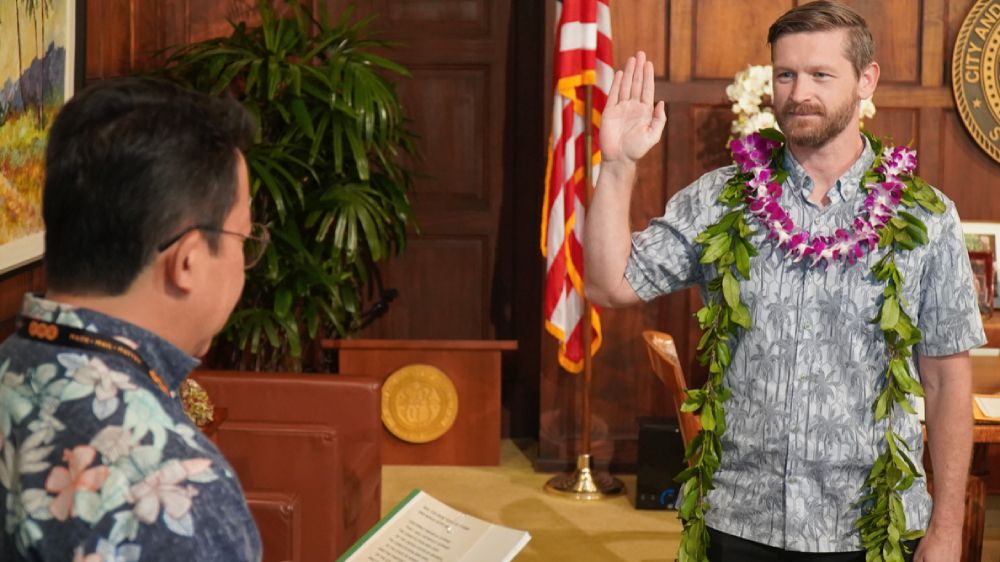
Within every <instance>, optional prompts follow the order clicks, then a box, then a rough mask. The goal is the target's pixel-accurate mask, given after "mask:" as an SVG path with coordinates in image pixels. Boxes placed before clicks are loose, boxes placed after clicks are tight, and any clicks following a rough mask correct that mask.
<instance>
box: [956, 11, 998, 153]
mask: <svg viewBox="0 0 1000 562" xmlns="http://www.w3.org/2000/svg"><path fill="white" fill-rule="evenodd" d="M998 63H1000V0H978V1H977V2H976V3H975V4H974V5H973V6H972V9H971V10H969V14H968V15H967V16H966V17H965V22H964V23H963V24H962V29H961V31H959V33H958V38H957V39H956V40H955V51H954V53H952V61H951V82H952V88H953V89H954V91H955V104H956V106H957V107H958V112H959V113H960V114H961V115H962V122H963V123H965V128H966V129H968V131H969V134H970V135H972V138H974V139H975V140H976V143H977V144H978V145H979V146H980V147H981V148H982V149H983V150H985V151H986V153H987V154H989V155H990V156H991V157H992V158H993V160H995V161H996V162H997V163H1000V72H998Z"/></svg>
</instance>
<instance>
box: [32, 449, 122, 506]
mask: <svg viewBox="0 0 1000 562" xmlns="http://www.w3.org/2000/svg"><path fill="white" fill-rule="evenodd" d="M96 456H97V450H96V449H94V448H93V447H91V446H90V445H78V446H76V447H74V448H73V450H72V451H70V450H69V449H66V450H65V451H63V461H64V462H66V463H68V465H69V468H68V469H67V468H66V467H63V466H57V467H55V468H53V469H52V471H51V472H49V477H48V478H47V479H46V480H45V490H46V491H48V492H51V493H53V494H58V495H57V496H56V499H54V500H52V503H51V504H49V511H50V512H51V513H52V516H53V517H55V518H56V519H57V520H59V521H65V520H66V519H68V518H69V517H70V516H71V515H73V496H74V495H75V494H76V493H77V492H78V491H88V492H94V491H96V490H98V489H100V487H101V485H102V484H104V481H105V480H107V478H108V467H106V466H104V465H100V466H95V467H93V468H87V467H88V466H90V463H92V462H94V457H96Z"/></svg>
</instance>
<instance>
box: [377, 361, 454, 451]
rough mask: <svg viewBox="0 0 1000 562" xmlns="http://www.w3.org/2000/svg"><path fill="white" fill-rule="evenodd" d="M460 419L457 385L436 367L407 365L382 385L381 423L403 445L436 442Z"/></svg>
mask: <svg viewBox="0 0 1000 562" xmlns="http://www.w3.org/2000/svg"><path fill="white" fill-rule="evenodd" d="M457 415H458V393H457V392H455V385H454V384H453V383H452V382H451V379H450V378H448V375H446V374H444V372H442V371H441V370H440V369H438V368H437V367H434V366H431V365H421V364H413V365H407V366H405V367H402V368H401V369H399V370H397V371H396V372H394V373H392V374H391V375H389V377H388V378H386V379H385V382H384V383H382V423H383V424H384V425H385V427H386V429H388V430H389V432H390V433H392V434H393V435H395V436H396V437H399V438H400V439H402V440H403V441H408V442H410V443H427V442H428V441H433V440H435V439H437V438H438V437H441V436H442V435H444V434H445V433H446V432H447V431H448V430H449V429H451V426H452V425H453V424H454V423H455V417H456V416H457Z"/></svg>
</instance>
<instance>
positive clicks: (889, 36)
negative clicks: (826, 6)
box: [845, 0, 923, 84]
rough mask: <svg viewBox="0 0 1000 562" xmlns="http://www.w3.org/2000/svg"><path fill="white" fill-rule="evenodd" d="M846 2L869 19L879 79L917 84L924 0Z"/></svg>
mask: <svg viewBox="0 0 1000 562" xmlns="http://www.w3.org/2000/svg"><path fill="white" fill-rule="evenodd" d="M845 3H846V4H848V5H850V6H851V7H853V8H854V9H855V10H857V11H858V13H859V14H861V16H862V17H864V18H865V20H866V21H867V22H868V27H869V29H870V30H871V32H872V36H873V37H874V38H875V58H876V60H877V61H879V65H880V66H881V67H882V78H881V82H882V83H906V84H917V83H918V81H919V80H920V76H921V65H920V46H921V37H922V35H923V30H922V29H921V27H920V24H921V22H922V21H923V20H922V18H921V10H922V4H923V0H853V1H849V2H845Z"/></svg>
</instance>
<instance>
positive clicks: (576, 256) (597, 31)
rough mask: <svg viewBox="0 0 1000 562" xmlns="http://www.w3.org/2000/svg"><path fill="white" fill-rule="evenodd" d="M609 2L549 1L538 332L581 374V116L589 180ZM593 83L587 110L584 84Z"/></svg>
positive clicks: (606, 74) (605, 79) (607, 77)
mask: <svg viewBox="0 0 1000 562" xmlns="http://www.w3.org/2000/svg"><path fill="white" fill-rule="evenodd" d="M609 1H610V0H561V1H557V2H556V21H557V22H558V27H557V30H556V41H555V46H556V52H555V59H554V64H553V66H554V69H555V83H556V88H555V90H556V91H555V100H554V102H553V104H552V136H551V138H550V140H549V146H550V151H549V163H548V168H547V171H546V176H545V201H544V207H543V209H542V240H541V242H542V255H543V256H545V258H546V274H545V297H544V314H545V327H546V329H547V330H548V331H549V333H551V334H552V335H553V336H555V337H556V338H557V339H558V340H559V342H560V343H559V364H561V365H562V366H563V368H565V369H566V370H567V371H570V372H572V373H579V372H580V371H581V370H582V369H583V354H584V350H583V347H584V346H583V329H582V328H583V322H582V320H583V314H584V302H583V266H584V264H583V245H582V242H583V225H584V214H585V212H586V207H585V205H586V203H585V202H586V192H585V190H586V189H589V186H587V185H585V184H586V181H585V175H584V166H585V165H587V163H586V162H585V160H586V154H585V144H584V130H585V122H584V119H586V118H589V119H591V121H592V123H593V143H592V148H593V154H592V156H591V161H590V165H591V166H592V170H593V171H592V177H593V179H594V180H595V181H596V179H597V174H598V171H599V169H600V162H601V152H600V147H599V145H598V132H599V127H600V124H601V112H602V111H603V110H604V104H605V102H606V101H607V97H608V91H609V90H610V89H611V81H612V79H613V78H614V69H613V67H612V60H611V10H610V8H609V5H608V3H609ZM587 86H593V89H592V94H591V100H592V111H591V114H590V115H589V116H586V115H584V113H585V112H586V102H585V100H586V87H587ZM592 310H593V312H592V314H591V326H592V329H593V339H592V344H591V354H593V353H594V352H596V351H597V349H598V348H599V347H600V345H601V321H600V315H599V312H598V310H597V308H593V309H592Z"/></svg>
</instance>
